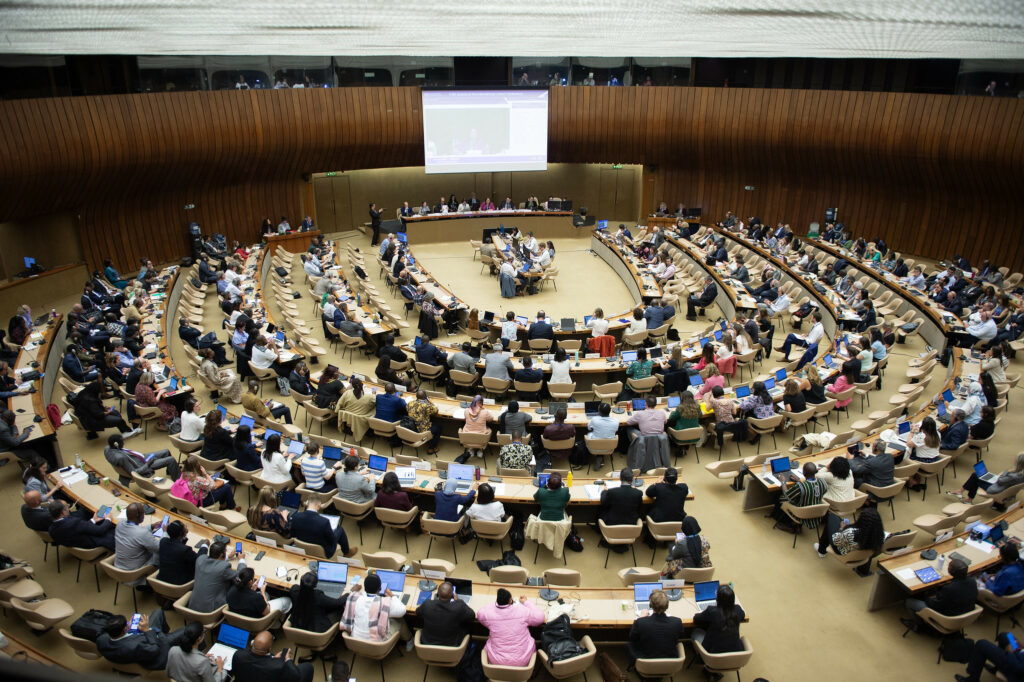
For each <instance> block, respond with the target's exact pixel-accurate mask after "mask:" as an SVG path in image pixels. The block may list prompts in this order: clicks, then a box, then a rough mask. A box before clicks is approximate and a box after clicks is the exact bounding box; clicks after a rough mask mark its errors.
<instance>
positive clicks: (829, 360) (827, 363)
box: [822, 353, 836, 368]
mask: <svg viewBox="0 0 1024 682" xmlns="http://www.w3.org/2000/svg"><path fill="white" fill-rule="evenodd" d="M822 362H824V363H825V366H826V367H829V368H832V367H835V366H836V363H835V361H834V360H833V359H832V356H831V355H830V354H828V353H825V357H824V358H822Z"/></svg>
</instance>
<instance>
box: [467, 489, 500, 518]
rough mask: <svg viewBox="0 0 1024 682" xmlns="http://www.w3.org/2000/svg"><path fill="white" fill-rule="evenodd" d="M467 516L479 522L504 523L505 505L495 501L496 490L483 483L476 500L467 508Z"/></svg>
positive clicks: (477, 492)
mask: <svg viewBox="0 0 1024 682" xmlns="http://www.w3.org/2000/svg"><path fill="white" fill-rule="evenodd" d="M466 516H468V517H469V518H471V519H477V520H479V521H503V520H504V519H505V505H503V504H502V503H501V502H497V501H495V499H494V488H493V487H492V486H491V485H490V484H489V483H481V484H480V487H479V488H478V489H477V491H476V499H475V500H474V501H473V504H471V505H469V507H467V508H466Z"/></svg>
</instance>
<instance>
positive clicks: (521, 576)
mask: <svg viewBox="0 0 1024 682" xmlns="http://www.w3.org/2000/svg"><path fill="white" fill-rule="evenodd" d="M487 575H488V578H489V579H490V581H491V582H492V583H497V584H499V585H525V584H526V579H527V578H529V577H530V573H529V571H527V570H526V569H525V568H523V567H522V566H495V567H494V568H492V569H491V570H490V572H489V573H488V574H487Z"/></svg>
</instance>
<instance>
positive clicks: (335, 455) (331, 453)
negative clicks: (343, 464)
mask: <svg viewBox="0 0 1024 682" xmlns="http://www.w3.org/2000/svg"><path fill="white" fill-rule="evenodd" d="M323 453H324V459H330V460H334V461H335V462H337V461H338V460H339V459H341V448H336V447H334V446H333V445H325V446H324V447H323Z"/></svg>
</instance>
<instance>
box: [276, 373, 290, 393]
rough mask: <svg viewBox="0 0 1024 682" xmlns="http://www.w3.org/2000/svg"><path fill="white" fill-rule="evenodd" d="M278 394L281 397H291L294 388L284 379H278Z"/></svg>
mask: <svg viewBox="0 0 1024 682" xmlns="http://www.w3.org/2000/svg"><path fill="white" fill-rule="evenodd" d="M277 392H278V393H280V394H281V395H291V394H292V388H291V386H290V385H289V384H288V380H287V379H286V378H284V377H277Z"/></svg>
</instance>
